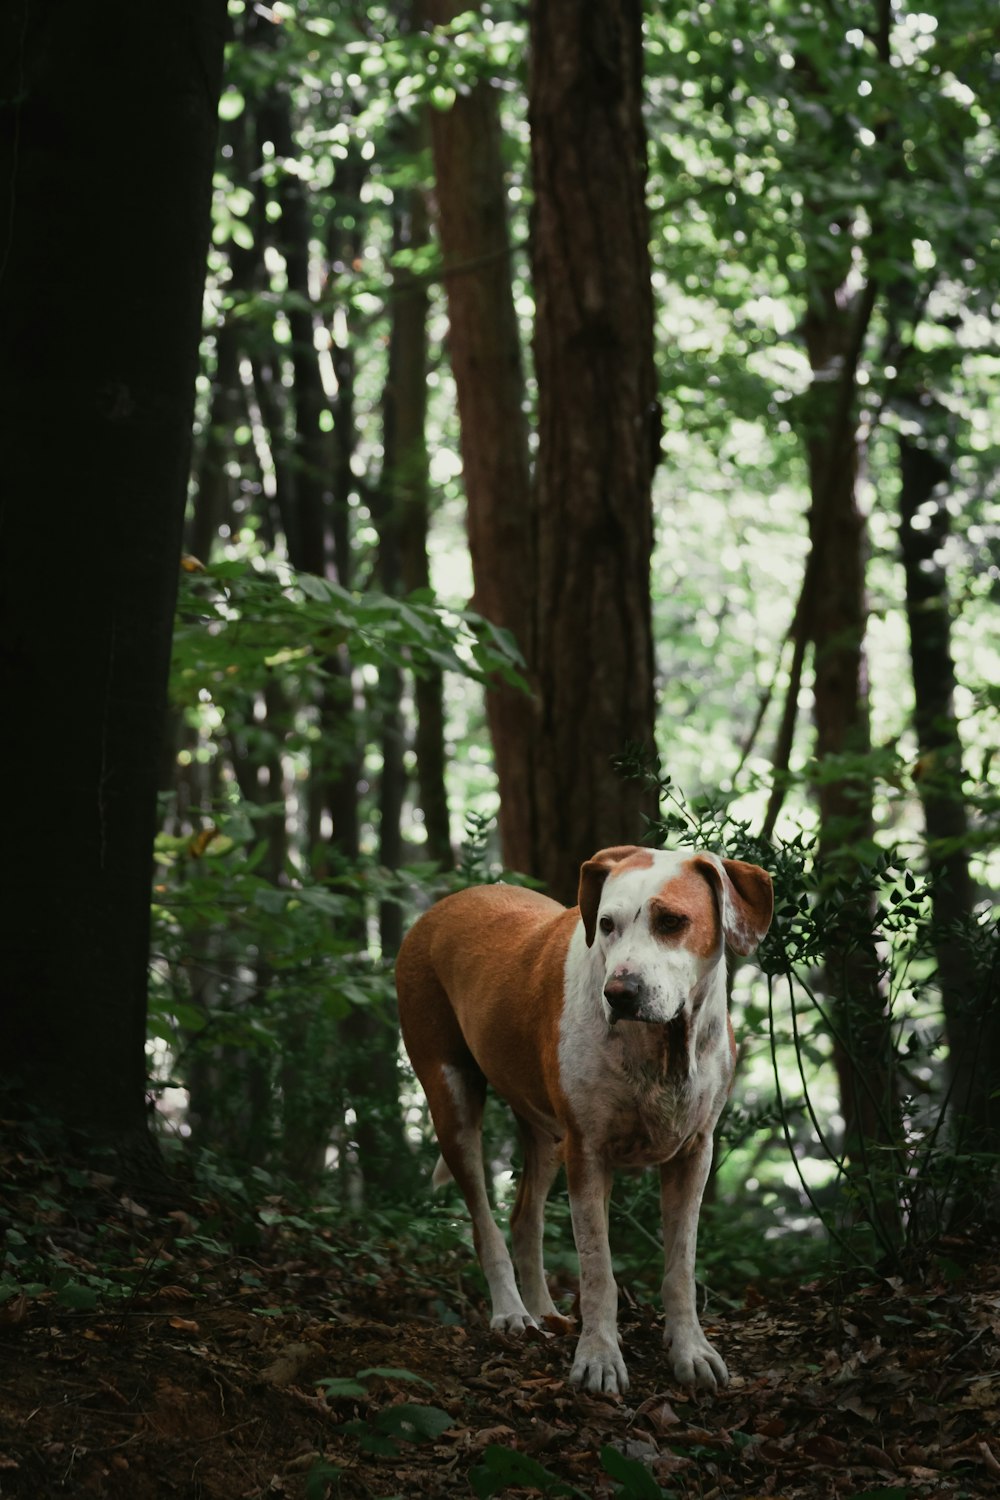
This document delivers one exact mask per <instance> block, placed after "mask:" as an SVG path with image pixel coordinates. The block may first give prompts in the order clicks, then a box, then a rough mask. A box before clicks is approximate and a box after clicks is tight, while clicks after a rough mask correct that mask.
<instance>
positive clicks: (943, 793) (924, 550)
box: [899, 434, 1000, 1153]
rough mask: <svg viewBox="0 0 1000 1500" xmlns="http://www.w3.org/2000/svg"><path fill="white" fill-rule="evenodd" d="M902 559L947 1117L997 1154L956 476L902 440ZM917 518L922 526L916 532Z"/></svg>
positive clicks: (996, 1047)
mask: <svg viewBox="0 0 1000 1500" xmlns="http://www.w3.org/2000/svg"><path fill="white" fill-rule="evenodd" d="M899 462H900V488H899V514H900V528H899V538H900V551H901V555H902V560H903V570H904V574H905V578H906V618H907V622H908V625H909V632H910V660H911V663H912V671H913V691H914V728H915V730H916V736H917V746H918V750H919V760H918V763H917V772H916V786H917V792H918V794H919V796H920V801H921V805H922V807H923V812H924V824H925V827H926V830H927V860H928V867H929V876H930V888H931V898H932V902H933V913H934V946H935V954H936V957H937V965H938V983H939V985H940V987H941V1003H942V1006H943V1009H944V1015H945V1027H946V1031H947V1036H948V1072H949V1080H950V1099H949V1104H950V1109H951V1112H952V1115H953V1117H954V1118H955V1121H956V1134H957V1136H958V1138H959V1139H960V1140H961V1144H962V1148H963V1150H966V1151H979V1152H993V1153H995V1152H996V1151H997V1149H998V1147H1000V1101H998V1100H997V1099H996V1098H995V1097H993V1096H994V1093H995V1080H996V1078H997V1076H998V1073H1000V1013H998V1012H997V1010H996V1008H995V1007H994V1006H991V1005H990V1003H989V1000H990V997H989V995H988V993H987V985H986V976H985V975H984V974H982V973H981V972H980V971H979V968H978V966H977V965H976V963H975V962H974V961H973V957H972V952H971V948H970V944H969V928H970V926H971V923H972V921H973V912H974V904H975V887H974V884H973V880H972V875H971V872H970V869H969V857H968V837H969V826H968V819H967V817H966V811H965V801H964V798H963V795H962V743H961V737H960V735H959V731H958V722H957V720H956V717H955V707H954V693H955V663H954V659H953V657H952V652H951V614H950V605H949V600H948V580H947V574H946V572H945V562H944V552H945V547H946V544H947V541H948V536H949V533H950V529H951V528H950V523H949V517H948V507H947V503H946V499H945V493H944V492H945V491H946V489H947V487H948V484H949V481H950V477H951V468H950V465H949V464H948V463H947V462H946V461H945V459H943V458H941V457H939V456H938V455H937V454H936V453H934V452H933V450H932V449H931V448H930V447H929V446H928V445H927V442H926V440H922V441H917V440H916V439H914V438H912V437H909V436H907V435H905V434H904V435H902V436H901V437H900V439H899ZM918 519H919V521H920V522H922V524H920V525H918V524H917V523H918Z"/></svg>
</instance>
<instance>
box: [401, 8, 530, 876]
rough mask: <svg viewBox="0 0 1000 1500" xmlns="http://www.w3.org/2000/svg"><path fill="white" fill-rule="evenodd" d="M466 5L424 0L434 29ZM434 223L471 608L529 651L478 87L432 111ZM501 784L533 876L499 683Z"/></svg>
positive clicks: (516, 851)
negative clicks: (457, 429) (457, 430)
mask: <svg viewBox="0 0 1000 1500" xmlns="http://www.w3.org/2000/svg"><path fill="white" fill-rule="evenodd" d="M468 9H469V6H468V5H466V4H463V3H462V0H427V4H426V13H427V16H428V18H429V20H430V21H432V22H433V23H435V24H445V23H447V22H449V21H452V20H454V18H455V17H456V15H458V14H459V13H460V12H461V11H463V10H468ZM431 140H432V145H433V151H434V172H435V180H436V199H437V220H438V230H439V234H440V238H441V246H442V250H443V253H444V276H445V289H446V292H447V297H448V320H449V324H450V334H449V340H448V347H449V354H450V358H451V365H452V370H453V372H454V376H455V386H456V390H457V393H458V410H459V416H460V419H461V444H462V463H463V468H464V473H465V493H466V499H467V502H468V533H469V551H470V554H471V558H472V570H473V578H474V580H475V594H474V598H473V601H472V604H473V608H474V609H476V610H478V612H479V613H480V614H482V615H483V616H485V618H486V619H488V620H490V621H492V622H493V624H495V625H499V626H502V627H504V628H505V629H507V630H509V631H510V632H511V633H512V635H513V636H514V638H515V640H516V641H517V642H518V645H519V646H520V648H521V651H522V653H523V654H524V655H525V656H526V657H530V654H531V635H530V631H531V620H532V614H533V601H532V591H533V580H534V522H533V506H532V499H531V489H530V474H529V461H528V429H527V421H526V418H525V401H526V397H525V385H524V371H523V364H522V357H521V342H520V334H519V331H518V322H517V313H516V311H515V308H514V296H513V290H512V285H511V264H510V255H511V244H510V231H509V225H508V214H507V195H506V187H505V183H504V163H503V156H502V151H501V133H500V121H499V113H498V108H497V94H496V91H495V89H493V87H492V86H491V84H490V83H489V82H488V81H487V80H485V79H480V80H479V81H477V82H476V83H475V84H474V85H473V87H472V88H471V89H470V90H469V92H468V93H465V94H460V95H459V96H458V97H457V98H456V100H455V103H454V105H453V106H452V108H451V109H449V110H447V111H445V112H441V111H437V110H434V111H432V113H431ZM486 708H487V715H488V718H489V724H490V734H491V737H492V741H493V753H494V761H495V764H496V771H497V779H498V781H499V786H500V808H499V815H498V821H499V828H500V843H501V848H502V852H503V857H504V861H505V863H506V864H507V865H508V866H509V867H510V868H512V869H518V870H525V871H529V872H534V873H537V871H536V870H535V862H536V861H535V848H534V838H533V829H534V811H533V807H532V789H531V769H530V766H531V747H532V741H533V735H534V729H535V719H534V712H533V706H532V703H531V700H530V699H529V698H528V697H527V696H526V695H525V694H524V693H521V692H518V691H516V690H515V689H513V688H509V687H505V686H502V685H498V686H496V687H493V688H491V689H490V690H489V691H488V693H487V695H486Z"/></svg>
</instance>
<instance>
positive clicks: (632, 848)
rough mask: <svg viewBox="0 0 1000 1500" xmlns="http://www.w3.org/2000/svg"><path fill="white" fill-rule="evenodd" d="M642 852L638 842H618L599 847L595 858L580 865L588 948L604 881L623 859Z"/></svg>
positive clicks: (591, 939)
mask: <svg viewBox="0 0 1000 1500" xmlns="http://www.w3.org/2000/svg"><path fill="white" fill-rule="evenodd" d="M641 853H643V850H642V849H640V848H639V846H638V844H616V845H615V847H614V848H613V849H599V850H598V851H597V853H596V854H595V855H594V857H593V859H588V860H587V862H586V863H585V864H582V865H581V866H580V916H581V917H582V918H583V931H584V935H585V937H586V939H587V947H588V948H592V947H593V945H594V936H595V934H596V932H597V911H598V908H599V907H600V904H601V892H602V891H603V889H604V882H605V881H606V880H607V878H608V876H609V875H610V873H611V870H612V868H613V867H614V866H615V865H620V864H621V862H622V860H623V859H630V858H631V857H632V855H633V854H641Z"/></svg>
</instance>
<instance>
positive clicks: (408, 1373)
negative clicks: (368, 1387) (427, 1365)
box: [358, 1365, 434, 1391]
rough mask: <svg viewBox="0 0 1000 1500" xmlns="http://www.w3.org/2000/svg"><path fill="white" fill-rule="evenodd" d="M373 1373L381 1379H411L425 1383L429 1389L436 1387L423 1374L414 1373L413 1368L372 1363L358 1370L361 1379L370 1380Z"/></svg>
mask: <svg viewBox="0 0 1000 1500" xmlns="http://www.w3.org/2000/svg"><path fill="white" fill-rule="evenodd" d="M373 1375H377V1376H378V1377H379V1378H380V1379H381V1380H411V1381H413V1382H414V1384H416V1385H425V1386H426V1387H427V1389H428V1390H429V1391H432V1390H433V1389H434V1387H433V1385H432V1384H431V1382H430V1381H429V1380H425V1379H424V1377H423V1376H422V1375H414V1373H413V1371H412V1370H397V1369H394V1368H393V1367H392V1366H391V1365H372V1366H371V1367H370V1368H369V1369H367V1370H359V1371H358V1379H359V1380H370V1379H371V1377H372V1376H373Z"/></svg>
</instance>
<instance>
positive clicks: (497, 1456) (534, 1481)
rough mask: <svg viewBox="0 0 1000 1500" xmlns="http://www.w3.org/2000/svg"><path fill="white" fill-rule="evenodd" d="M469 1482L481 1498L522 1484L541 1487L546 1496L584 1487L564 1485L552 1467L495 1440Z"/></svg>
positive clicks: (484, 1499)
mask: <svg viewBox="0 0 1000 1500" xmlns="http://www.w3.org/2000/svg"><path fill="white" fill-rule="evenodd" d="M469 1483H470V1484H471V1485H472V1488H473V1489H474V1490H475V1492H476V1494H477V1495H478V1496H479V1497H480V1500H486V1497H487V1496H489V1495H498V1494H499V1493H500V1491H501V1490H506V1489H512V1488H514V1487H515V1486H520V1487H522V1488H525V1489H536V1490H541V1492H542V1494H543V1495H574V1496H577V1495H580V1494H582V1491H581V1490H578V1489H576V1488H574V1486H573V1485H571V1484H564V1483H563V1481H562V1480H561V1479H558V1478H557V1477H556V1475H555V1474H553V1473H552V1471H551V1470H550V1469H546V1468H544V1467H543V1465H542V1464H540V1463H538V1461H537V1460H536V1459H534V1458H529V1457H528V1455H527V1453H518V1452H517V1451H516V1450H515V1449H513V1448H501V1447H500V1446H499V1445H498V1444H496V1443H491V1444H490V1446H489V1447H488V1448H487V1449H486V1451H485V1452H484V1454H483V1462H482V1463H481V1464H477V1465H476V1467H475V1468H474V1469H472V1470H471V1471H470V1473H469Z"/></svg>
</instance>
